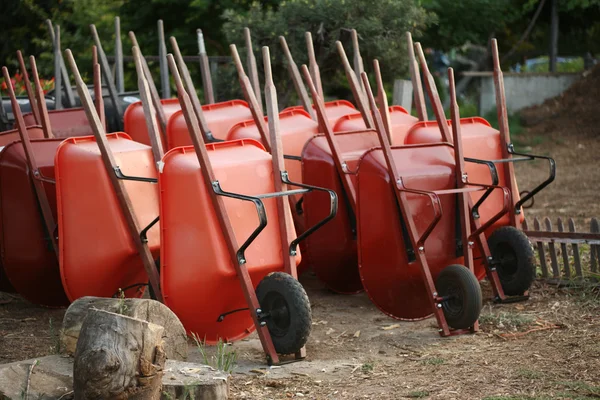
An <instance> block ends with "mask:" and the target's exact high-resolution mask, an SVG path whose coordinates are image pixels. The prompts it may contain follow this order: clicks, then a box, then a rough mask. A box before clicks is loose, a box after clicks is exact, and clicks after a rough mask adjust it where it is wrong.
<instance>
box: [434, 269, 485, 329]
mask: <svg viewBox="0 0 600 400" xmlns="http://www.w3.org/2000/svg"><path fill="white" fill-rule="evenodd" d="M435 286H436V289H437V292H438V296H440V297H442V298H444V299H445V300H444V301H442V310H443V311H444V316H445V317H446V322H447V323H448V326H450V327H451V328H454V329H467V328H470V327H472V326H473V325H474V324H475V322H476V321H477V320H478V319H479V314H480V313H481V306H482V297H483V296H482V295H481V286H479V281H477V277H476V276H475V275H474V274H473V273H472V272H471V271H470V270H469V269H468V268H467V267H465V266H462V265H457V264H453V265H449V266H447V267H446V268H444V269H443V270H442V272H440V274H439V275H438V277H437V281H436V283H435Z"/></svg>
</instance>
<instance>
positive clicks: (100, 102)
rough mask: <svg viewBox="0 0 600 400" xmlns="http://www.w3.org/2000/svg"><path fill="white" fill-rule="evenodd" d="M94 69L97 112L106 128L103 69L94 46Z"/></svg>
mask: <svg viewBox="0 0 600 400" xmlns="http://www.w3.org/2000/svg"><path fill="white" fill-rule="evenodd" d="M92 70H93V74H94V99H95V103H96V112H97V113H98V117H99V118H100V122H101V123H102V126H103V127H104V129H105V130H106V115H105V112H104V98H103V97H102V76H101V74H102V71H101V70H100V64H98V49H97V48H96V46H92Z"/></svg>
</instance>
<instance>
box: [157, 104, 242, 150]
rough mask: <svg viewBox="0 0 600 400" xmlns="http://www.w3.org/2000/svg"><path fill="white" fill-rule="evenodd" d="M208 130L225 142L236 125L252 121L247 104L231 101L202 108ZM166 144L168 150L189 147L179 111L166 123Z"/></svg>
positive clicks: (187, 136) (182, 117) (190, 141)
mask: <svg viewBox="0 0 600 400" xmlns="http://www.w3.org/2000/svg"><path fill="white" fill-rule="evenodd" d="M202 111H203V112H204V117H205V118H206V123H207V124H208V128H209V129H210V131H211V132H212V135H213V136H214V137H215V139H221V140H225V139H227V134H228V133H229V130H230V129H231V128H232V127H233V126H234V125H235V124H237V123H239V122H242V121H247V120H251V119H252V113H251V112H250V107H248V103H246V102H245V101H242V100H231V101H225V102H222V103H215V104H206V105H203V106H202ZM167 144H168V148H169V149H173V148H175V147H179V146H190V145H191V144H192V140H191V139H190V134H189V132H188V129H187V125H186V123H185V118H184V116H183V113H182V112H181V111H178V112H176V113H175V114H173V116H172V117H171V118H169V122H168V123H167Z"/></svg>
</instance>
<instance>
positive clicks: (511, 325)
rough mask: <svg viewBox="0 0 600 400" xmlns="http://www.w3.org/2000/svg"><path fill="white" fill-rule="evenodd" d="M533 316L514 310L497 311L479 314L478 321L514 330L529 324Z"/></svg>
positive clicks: (482, 323)
mask: <svg viewBox="0 0 600 400" xmlns="http://www.w3.org/2000/svg"><path fill="white" fill-rule="evenodd" d="M533 321H534V318H533V317H531V316H530V315H526V314H521V313H516V312H499V313H490V314H481V316H480V317H479V323H480V324H481V325H490V326H492V327H494V328H497V329H502V330H509V331H510V330H512V331H516V330H518V329H519V328H521V327H523V326H529V325H531V324H532V323H533Z"/></svg>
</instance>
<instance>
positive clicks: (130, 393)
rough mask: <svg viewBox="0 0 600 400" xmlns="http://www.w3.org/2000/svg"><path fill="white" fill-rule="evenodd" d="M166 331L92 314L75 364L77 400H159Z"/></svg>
mask: <svg viewBox="0 0 600 400" xmlns="http://www.w3.org/2000/svg"><path fill="white" fill-rule="evenodd" d="M163 331H164V328H163V327H162V326H158V325H155V324H152V323H149V322H146V321H142V320H140V319H136V318H130V317H126V316H123V315H120V314H114V313H110V312H106V311H100V310H90V311H89V312H88V315H87V317H86V318H85V320H84V322H83V325H82V327H81V332H80V334H79V340H78V342H77V349H76V351H75V361H74V365H73V390H74V394H75V400H88V399H90V400H91V399H139V400H142V399H144V400H154V399H159V398H160V396H161V389H162V375H163V369H164V365H165V353H164V351H163V340H162V336H163Z"/></svg>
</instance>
